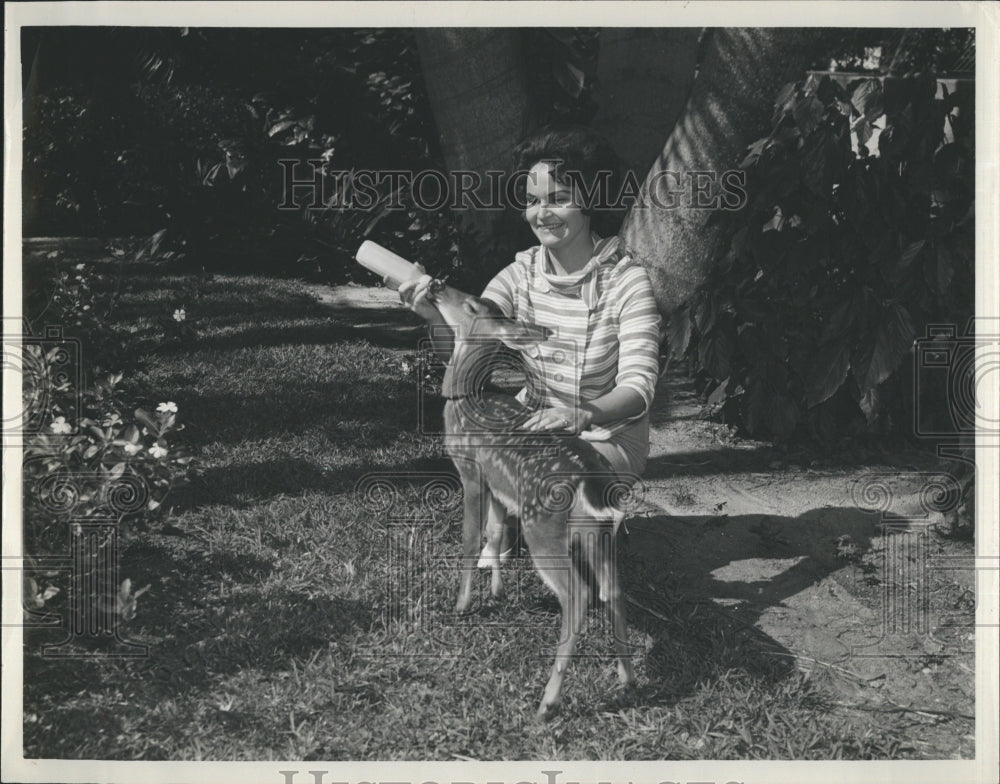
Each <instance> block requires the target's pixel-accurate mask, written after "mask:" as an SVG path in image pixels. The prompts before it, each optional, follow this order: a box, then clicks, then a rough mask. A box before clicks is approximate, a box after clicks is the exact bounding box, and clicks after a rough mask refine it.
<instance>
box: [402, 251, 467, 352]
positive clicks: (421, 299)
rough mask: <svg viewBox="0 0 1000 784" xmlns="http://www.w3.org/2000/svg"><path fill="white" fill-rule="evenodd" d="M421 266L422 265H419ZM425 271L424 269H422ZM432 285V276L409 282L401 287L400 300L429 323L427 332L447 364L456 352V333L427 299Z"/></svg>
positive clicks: (424, 276) (432, 343)
mask: <svg viewBox="0 0 1000 784" xmlns="http://www.w3.org/2000/svg"><path fill="white" fill-rule="evenodd" d="M418 266H420V265H418ZM420 269H421V271H423V267H420ZM430 284H431V276H430V275H422V276H421V277H419V278H417V279H416V280H408V281H406V282H404V283H402V284H400V286H399V299H400V300H401V301H402V303H403V304H404V305H406V306H407V307H408V308H409V309H410V310H412V311H413V312H414V313H416V314H417V315H418V316H420V317H421V318H422V319H423V320H424V321H426V322H427V331H428V333H429V334H430V338H431V345H432V346H433V347H434V353H436V354H437V355H438V356H439V357H440V358H441V361H442V362H445V363H447V362H448V360H449V359H451V353H452V351H454V350H455V333H454V332H452V330H451V327H449V326H448V324H447V323H446V322H445V320H444V318H443V317H442V316H441V313H440V312H439V311H438V309H437V308H436V307H434V305H433V304H431V303H430V302H429V301H428V299H427V294H428V291H429V286H430Z"/></svg>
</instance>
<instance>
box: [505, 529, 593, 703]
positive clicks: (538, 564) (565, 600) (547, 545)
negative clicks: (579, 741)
mask: <svg viewBox="0 0 1000 784" xmlns="http://www.w3.org/2000/svg"><path fill="white" fill-rule="evenodd" d="M521 523H522V530H523V531H524V537H525V539H526V540H527V543H528V549H529V550H530V551H531V559H532V561H533V562H534V565H535V570H536V571H537V572H538V576H539V577H541V578H542V582H544V583H545V584H546V585H547V586H548V587H549V588H550V589H551V590H552V592H553V593H554V594H555V595H556V598H557V599H558V600H559V608H560V617H561V620H562V631H561V634H560V636H559V645H558V647H557V648H556V659H555V662H554V663H553V665H552V673H551V674H550V675H549V680H548V683H547V684H546V685H545V691H544V693H543V694H542V702H541V704H540V705H539V706H538V713H537V714H536V716H537V718H538V719H543V720H544V719H546V718H548V716H549V714H550V712H551V710H552V708H553V707H555V705H556V703H557V702H558V701H559V692H560V690H561V689H562V681H563V676H564V675H565V673H566V668H567V667H568V666H569V662H570V658H571V657H572V655H573V651H574V650H575V648H576V640H577V637H578V636H579V634H580V630H581V629H582V628H583V620H584V616H585V613H586V608H587V604H586V588H585V586H583V585H582V584H581V581H580V578H579V574H578V573H577V572H576V571H575V570H574V569H573V566H572V562H571V559H570V553H569V533H568V530H567V525H566V515H565V514H551V513H548V514H546V513H542V514H541V515H530V514H529V515H526V514H522V517H521Z"/></svg>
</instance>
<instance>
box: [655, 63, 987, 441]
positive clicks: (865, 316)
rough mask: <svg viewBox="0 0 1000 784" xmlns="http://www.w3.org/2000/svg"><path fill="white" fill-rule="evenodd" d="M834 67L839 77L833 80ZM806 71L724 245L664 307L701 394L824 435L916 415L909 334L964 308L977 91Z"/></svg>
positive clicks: (770, 432) (757, 155)
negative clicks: (675, 307)
mask: <svg viewBox="0 0 1000 784" xmlns="http://www.w3.org/2000/svg"><path fill="white" fill-rule="evenodd" d="M842 81H843V82H844V83H842ZM937 89H938V82H937V80H936V79H935V78H934V77H931V76H925V77H917V78H910V79H885V80H884V81H883V80H880V79H878V78H864V79H857V80H854V81H851V82H849V83H848V82H846V80H841V81H838V80H836V79H833V78H830V77H829V76H823V77H819V76H815V75H814V76H811V77H810V78H809V79H808V80H807V81H805V82H800V83H796V84H787V85H785V86H784V87H783V88H782V89H781V91H780V92H779V94H778V96H777V99H776V101H775V112H774V121H773V122H774V124H773V130H772V132H771V133H770V134H769V135H768V136H767V137H765V138H762V139H759V140H758V141H756V142H755V143H754V144H753V145H751V147H750V149H749V150H748V153H747V156H746V159H745V160H744V161H743V163H742V167H743V168H744V170H745V171H746V173H747V177H748V181H747V192H748V196H749V203H748V205H747V207H746V208H745V209H743V210H742V211H740V212H738V213H731V214H729V215H727V216H726V217H725V218H723V219H725V220H728V221H730V222H731V224H732V229H733V232H732V242H731V245H730V247H729V248H728V249H727V250H726V252H725V254H724V256H723V258H721V259H720V263H719V265H718V268H717V269H716V270H715V272H714V273H713V275H712V276H711V279H710V280H709V281H708V282H707V283H706V284H705V285H704V286H703V287H702V288H701V289H700V290H699V292H698V293H697V294H696V295H695V296H694V297H693V298H692V300H691V302H690V303H689V304H688V305H686V306H685V307H683V308H682V309H681V310H680V311H679V312H678V313H677V314H675V315H674V317H673V319H672V320H671V324H670V344H671V350H672V352H673V355H674V356H675V357H680V356H683V355H688V356H690V357H692V359H693V361H694V363H695V366H696V368H697V371H698V373H699V374H700V376H701V378H702V379H703V380H704V388H705V391H706V394H707V396H708V397H707V399H708V402H709V404H710V406H712V407H713V408H716V409H718V410H720V411H721V413H722V415H723V416H724V417H725V418H726V419H727V420H729V421H732V422H736V423H739V424H740V425H742V427H743V428H744V429H745V431H746V432H748V433H750V434H752V435H754V436H758V437H773V438H777V439H787V438H790V437H792V436H795V435H800V434H804V433H808V434H810V435H812V436H813V437H815V438H817V439H818V440H819V441H821V442H830V441H834V440H836V439H837V438H840V437H845V436H857V435H859V434H860V433H861V432H862V431H864V430H865V429H866V427H867V428H873V429H878V430H880V431H881V432H883V433H884V432H889V431H893V430H896V431H902V430H904V427H903V426H904V425H908V424H909V423H910V422H912V417H911V412H910V410H909V408H908V404H909V401H911V400H912V399H913V394H912V389H909V388H908V384H909V383H910V378H911V377H912V372H911V370H912V364H911V358H912V354H911V349H912V345H913V342H914V340H915V339H916V338H917V337H918V335H919V334H921V333H922V332H923V330H924V328H925V325H927V324H929V323H940V322H950V323H954V324H958V325H960V326H959V329H961V328H962V327H963V326H964V324H965V323H966V321H967V320H968V318H969V316H971V314H972V307H973V274H974V254H973V238H974V211H973V182H974V180H973V165H972V164H973V154H974V138H973V127H974V123H973V104H972V96H971V90H959V91H958V92H955V93H949V92H948V90H947V88H946V87H944V86H942V88H941V89H942V90H943V95H941V96H940V97H935V92H936V90H937Z"/></svg>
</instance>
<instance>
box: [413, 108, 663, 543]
mask: <svg viewBox="0 0 1000 784" xmlns="http://www.w3.org/2000/svg"><path fill="white" fill-rule="evenodd" d="M514 153H515V159H516V164H517V165H516V166H515V171H516V172H527V176H526V177H525V193H524V197H525V198H524V203H523V206H524V219H525V220H526V221H527V222H528V225H529V226H530V227H531V230H532V232H534V234H535V237H536V238H537V239H538V242H539V244H538V245H537V246H535V247H533V248H530V249H528V250H525V251H522V252H521V253H518V254H517V256H516V257H515V260H514V262H513V263H512V264H510V265H509V266H507V267H506V268H504V269H503V270H501V271H500V273H499V274H498V275H497V276H496V277H495V278H493V280H492V281H490V283H489V285H487V286H486V289H485V290H484V291H483V294H482V296H483V298H484V299H488V300H490V301H491V302H492V303H494V304H495V305H496V306H497V307H498V308H499V309H500V310H501V311H502V312H503V314H504V315H505V316H507V317H508V318H514V319H518V320H521V321H527V322H530V323H534V324H540V325H542V326H545V327H548V328H549V329H550V330H551V331H552V333H553V337H551V338H549V339H548V340H546V341H545V342H544V343H541V344H539V345H538V346H537V347H533V348H532V349H529V350H528V351H526V352H525V356H524V361H525V365H526V370H527V371H528V372H529V373H531V374H532V375H533V376H534V377H535V378H537V379H540V380H541V382H542V383H541V385H540V386H541V388H542V394H541V397H542V399H541V400H537V401H533V403H535V404H537V411H535V413H534V414H533V415H532V417H531V418H530V419H529V420H528V421H527V423H526V424H525V428H526V429H533V430H551V431H563V432H570V433H574V434H579V435H580V437H581V438H583V439H586V440H588V441H590V442H592V443H593V446H594V448H595V449H597V451H598V452H600V453H601V454H602V455H604V457H605V458H607V460H608V462H609V463H610V464H611V466H612V467H613V468H614V470H615V472H616V473H617V474H619V476H620V477H621V478H622V479H623V480H625V481H627V482H630V483H631V482H634V481H636V479H637V478H638V477H639V476H640V475H641V474H642V472H643V470H644V469H645V467H646V458H647V457H648V455H649V407H650V404H651V402H652V399H653V390H654V387H655V385H656V379H657V375H658V370H659V352H658V345H659V328H660V317H659V313H658V311H657V308H656V302H655V300H654V297H653V289H652V286H651V284H650V281H649V276H648V275H647V273H646V271H645V269H643V268H642V267H641V266H640V265H639V264H638V263H637V262H635V261H634V260H633V259H632V258H631V257H630V256H629V254H628V251H627V250H626V249H625V248H624V246H623V245H622V243H621V241H620V240H619V239H618V237H616V236H612V237H609V238H602V237H600V236H599V235H598V234H597V233H596V232H595V231H594V228H595V227H594V225H593V224H594V223H595V222H599V221H600V220H601V219H604V218H607V217H608V215H609V213H608V212H604V213H601V212H598V211H597V210H595V209H593V208H592V206H591V205H592V204H593V199H592V198H591V199H588V198H587V195H589V196H591V197H593V196H595V195H596V196H597V197H598V206H601V205H607V204H609V203H610V202H611V199H609V198H602V197H608V196H610V195H613V194H609V193H607V192H606V191H604V192H602V191H600V190H599V189H596V190H595V184H598V183H599V184H602V185H603V186H604V187H605V188H607V187H609V185H610V181H609V179H608V178H607V177H606V176H602V175H601V173H602V172H605V173H610V172H613V171H614V170H615V168H616V166H615V163H616V157H615V155H614V152H613V151H612V150H611V148H610V146H609V145H608V144H607V143H606V142H605V141H604V140H603V139H602V138H601V137H600V136H598V135H597V134H596V133H594V132H593V131H592V130H590V129H589V128H585V127H570V128H565V129H556V128H552V127H547V128H543V129H542V130H540V131H538V132H537V133H535V134H533V135H531V136H530V137H528V138H527V139H525V140H524V141H523V142H521V144H519V145H518V146H517V147H516V148H515V150H514ZM580 186H582V187H580ZM587 201H590V202H591V204H588V203H586V202H587ZM429 282H430V279H429V278H428V277H426V276H425V277H424V278H421V279H420V280H418V281H410V282H407V283H404V284H403V285H402V286H400V289H399V293H400V298H401V299H402V301H403V302H404V303H406V304H407V305H409V307H410V308H411V309H412V310H414V311H415V312H416V313H418V314H419V315H421V316H422V317H423V318H424V319H426V320H427V321H428V323H429V324H430V325H431V327H432V329H431V334H432V335H440V334H442V330H441V329H440V328H435V327H441V326H443V321H442V319H441V316H440V314H439V313H438V312H437V310H436V309H435V308H434V306H433V305H431V304H429V303H428V302H427V301H426V294H427V285H428V284H429ZM446 331H447V330H446V329H445V332H446ZM435 340H436V342H437V344H438V345H437V346H436V347H437V349H438V352H439V353H440V354H442V355H444V356H447V355H448V354H449V353H450V347H449V346H448V345H446V341H445V340H442V339H440V338H436V339H435ZM525 396H526V391H524V390H522V392H521V394H520V395H519V397H520V399H521V400H522V401H524V399H525ZM487 546H489V545H487ZM485 555H487V553H486V551H484V556H485Z"/></svg>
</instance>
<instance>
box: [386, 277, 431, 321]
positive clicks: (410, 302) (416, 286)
mask: <svg viewBox="0 0 1000 784" xmlns="http://www.w3.org/2000/svg"><path fill="white" fill-rule="evenodd" d="M415 266H416V267H417V269H419V270H420V272H421V273H423V274H421V276H420V277H419V278H417V279H416V280H407V281H405V282H403V283H401V284H400V285H399V301H400V302H402V303H403V304H404V305H406V307H408V308H409V309H410V310H412V311H413V312H414V313H416V314H417V315H418V316H420V317H421V318H422V319H424V321H428V322H431V323H434V322H436V321H440V320H441V317H440V316H439V314H438V309H437V308H436V307H434V305H433V304H432V303H431V302H429V301H428V299H427V293H428V290H429V288H430V285H431V280H432V278H431V276H430V275H428V274H426V272H425V270H424V267H423V265H421V264H416V265H415ZM386 282H388V279H386Z"/></svg>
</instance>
